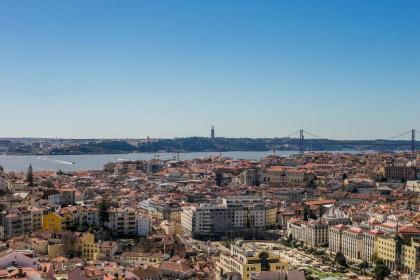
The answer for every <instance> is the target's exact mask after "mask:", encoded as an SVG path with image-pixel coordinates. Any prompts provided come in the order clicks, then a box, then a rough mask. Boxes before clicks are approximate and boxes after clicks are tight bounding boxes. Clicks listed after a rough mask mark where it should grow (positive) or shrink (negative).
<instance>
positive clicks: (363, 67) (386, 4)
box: [0, 0, 420, 139]
mask: <svg viewBox="0 0 420 280" xmlns="http://www.w3.org/2000/svg"><path fill="white" fill-rule="evenodd" d="M419 26H420V2H419V1H387V0H381V1H366V0H360V1H357V0H354V1H328V0H325V1H309V0H308V1H268V0H267V1H257V0H255V1H237V0H231V1H215V0H212V1H176V0H171V1H120V0H119V1H103V0H101V1H93V0H89V1H85V0H80V1H76V0H72V1H35V0H33V1H15V0H10V1H8V0H3V1H0V119H1V120H2V125H1V129H0V137H10V136H19V137H20V136H33V137H35V136H40V137H77V138H84V137H106V138H125V137H136V138H137V137H138V138H141V137H146V136H150V137H180V136H193V135H195V136H207V135H208V134H209V130H210V126H211V125H215V126H216V134H217V135H218V136H226V137H240V136H247V137H276V136H277V137H281V136H285V135H287V134H290V133H291V132H293V131H296V130H298V129H299V128H304V129H306V130H308V131H311V132H313V133H315V134H317V135H320V136H322V137H328V138H338V139H376V138H382V137H388V136H393V135H395V134H398V133H399V132H403V131H406V130H409V129H411V128H416V129H419V128H420V127H419V122H420V82H419V81H420V78H419V77H420V51H419V50H420V28H419Z"/></svg>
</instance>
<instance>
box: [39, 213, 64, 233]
mask: <svg viewBox="0 0 420 280" xmlns="http://www.w3.org/2000/svg"><path fill="white" fill-rule="evenodd" d="M63 221H64V219H63V217H62V216H61V215H59V214H57V213H49V214H46V215H44V216H43V217H42V229H43V230H47V231H51V232H61V231H62V230H63Z"/></svg>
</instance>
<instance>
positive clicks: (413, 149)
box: [411, 129, 416, 154]
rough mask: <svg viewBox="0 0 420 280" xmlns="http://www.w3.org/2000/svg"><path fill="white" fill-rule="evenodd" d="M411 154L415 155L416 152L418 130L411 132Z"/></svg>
mask: <svg viewBox="0 0 420 280" xmlns="http://www.w3.org/2000/svg"><path fill="white" fill-rule="evenodd" d="M411 152H412V153H413V154H414V153H415V152H416V130H415V129H412V130H411Z"/></svg>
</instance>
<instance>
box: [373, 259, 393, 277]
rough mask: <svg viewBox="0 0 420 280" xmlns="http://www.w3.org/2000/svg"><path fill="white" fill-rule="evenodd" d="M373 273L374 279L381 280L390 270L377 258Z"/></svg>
mask: <svg viewBox="0 0 420 280" xmlns="http://www.w3.org/2000/svg"><path fill="white" fill-rule="evenodd" d="M374 273H375V279H376V280H383V279H385V277H387V276H389V275H390V274H391V271H390V270H389V268H388V267H387V266H386V264H384V262H383V261H382V260H379V261H378V262H377V263H376V266H375V270H374Z"/></svg>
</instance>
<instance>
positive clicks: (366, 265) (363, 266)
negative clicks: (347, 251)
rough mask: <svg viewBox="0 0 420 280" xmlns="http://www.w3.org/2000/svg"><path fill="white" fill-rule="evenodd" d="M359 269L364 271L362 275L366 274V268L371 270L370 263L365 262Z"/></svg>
mask: <svg viewBox="0 0 420 280" xmlns="http://www.w3.org/2000/svg"><path fill="white" fill-rule="evenodd" d="M359 268H360V269H361V270H362V273H363V274H365V270H366V268H369V263H368V262H367V261H363V262H362V263H361V264H359Z"/></svg>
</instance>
